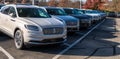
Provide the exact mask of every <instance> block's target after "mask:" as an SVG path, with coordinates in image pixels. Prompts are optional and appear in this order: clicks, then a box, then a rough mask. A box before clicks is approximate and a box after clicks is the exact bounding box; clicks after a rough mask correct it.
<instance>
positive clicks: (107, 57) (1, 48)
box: [0, 18, 120, 59]
mask: <svg viewBox="0 0 120 59" xmlns="http://www.w3.org/2000/svg"><path fill="white" fill-rule="evenodd" d="M119 22H120V19H118V18H107V19H106V20H105V21H103V22H101V23H100V24H99V25H98V26H96V25H97V24H95V25H93V26H92V27H91V28H89V29H87V30H84V29H82V30H81V31H80V32H77V33H76V34H72V33H69V34H68V38H67V39H68V41H67V42H66V43H65V44H63V45H61V46H57V45H48V46H31V47H30V48H27V49H25V50H17V49H16V48H15V46H14V40H13V39H12V38H10V37H8V36H7V35H5V34H2V33H1V34H0V59H8V58H9V59H10V58H13V59H119V58H120V57H119V55H120V46H119V44H120V40H119V38H120V36H119V34H120V33H119V27H120V24H119ZM96 27H97V28H96ZM91 29H92V30H93V31H92V30H91ZM86 34H88V35H86ZM81 38H82V40H80V39H81ZM77 40H78V41H77ZM74 43H75V44H74ZM72 44H73V45H72ZM71 45H72V46H71ZM74 45H75V46H74ZM69 47H70V48H69ZM61 52H63V53H61ZM59 54H61V55H59Z"/></svg>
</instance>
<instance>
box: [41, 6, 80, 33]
mask: <svg viewBox="0 0 120 59" xmlns="http://www.w3.org/2000/svg"><path fill="white" fill-rule="evenodd" d="M42 8H44V9H45V11H46V12H47V13H48V14H50V15H51V16H53V17H55V18H57V19H59V20H61V21H64V22H65V23H66V26H67V30H68V32H76V31H79V26H80V25H79V19H77V18H75V17H72V16H69V15H67V14H66V13H65V11H64V10H62V9H61V8H59V7H42Z"/></svg>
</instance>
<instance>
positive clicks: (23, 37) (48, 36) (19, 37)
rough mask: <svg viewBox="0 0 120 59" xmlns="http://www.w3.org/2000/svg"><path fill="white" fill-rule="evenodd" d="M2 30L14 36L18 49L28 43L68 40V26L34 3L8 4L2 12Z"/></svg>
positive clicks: (0, 21) (0, 14)
mask: <svg viewBox="0 0 120 59" xmlns="http://www.w3.org/2000/svg"><path fill="white" fill-rule="evenodd" d="M0 31H2V32H4V33H5V34H7V35H9V36H11V37H13V38H14V41H15V46H16V48H17V49H23V48H24V47H25V46H26V45H27V44H36V45H41V44H57V43H63V42H65V41H66V32H67V31H66V26H65V24H64V23H63V22H61V21H59V20H57V19H55V18H52V17H50V16H49V15H48V14H47V13H46V12H45V11H44V10H43V9H41V8H39V7H38V6H33V5H6V6H4V7H2V8H1V12H0Z"/></svg>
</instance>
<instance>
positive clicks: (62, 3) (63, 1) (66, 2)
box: [58, 0, 72, 7]
mask: <svg viewBox="0 0 120 59" xmlns="http://www.w3.org/2000/svg"><path fill="white" fill-rule="evenodd" d="M71 4H72V3H71V1H70V0H59V4H58V6H59V7H71Z"/></svg>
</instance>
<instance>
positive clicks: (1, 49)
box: [0, 46, 14, 59]
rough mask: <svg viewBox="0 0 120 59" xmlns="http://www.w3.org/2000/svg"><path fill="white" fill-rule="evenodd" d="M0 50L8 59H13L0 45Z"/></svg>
mask: <svg viewBox="0 0 120 59" xmlns="http://www.w3.org/2000/svg"><path fill="white" fill-rule="evenodd" d="M0 51H1V52H3V53H4V54H5V55H6V56H7V57H8V58H9V59H14V57H13V56H11V55H10V54H9V53H8V52H7V51H6V50H5V49H3V48H2V47H1V46H0Z"/></svg>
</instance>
